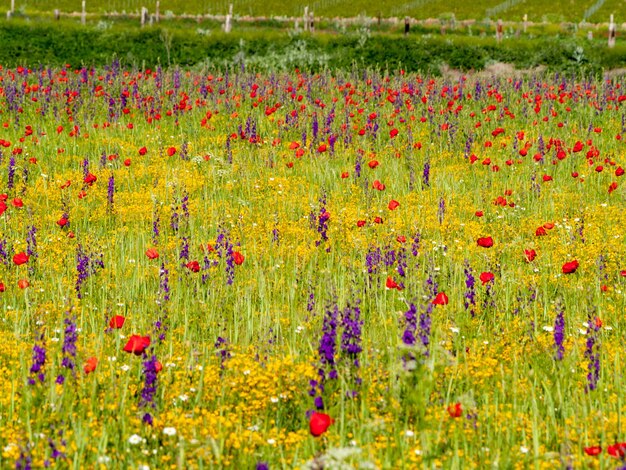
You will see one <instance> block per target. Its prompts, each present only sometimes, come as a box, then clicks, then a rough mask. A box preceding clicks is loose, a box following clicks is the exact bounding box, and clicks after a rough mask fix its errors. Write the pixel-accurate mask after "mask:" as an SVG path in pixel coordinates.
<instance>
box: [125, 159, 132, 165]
mask: <svg viewBox="0 0 626 470" xmlns="http://www.w3.org/2000/svg"><path fill="white" fill-rule="evenodd" d="M130 163H131V161H130V158H127V159H126V160H124V166H130Z"/></svg>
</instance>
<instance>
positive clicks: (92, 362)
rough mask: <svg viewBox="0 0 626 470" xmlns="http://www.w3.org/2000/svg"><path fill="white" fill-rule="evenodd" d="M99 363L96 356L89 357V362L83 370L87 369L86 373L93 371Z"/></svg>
mask: <svg viewBox="0 0 626 470" xmlns="http://www.w3.org/2000/svg"><path fill="white" fill-rule="evenodd" d="M97 365H98V359H96V358H95V357H90V358H89V359H87V362H86V363H85V365H84V366H83V370H84V371H85V374H90V373H92V372H93V371H94V370H96V366H97Z"/></svg>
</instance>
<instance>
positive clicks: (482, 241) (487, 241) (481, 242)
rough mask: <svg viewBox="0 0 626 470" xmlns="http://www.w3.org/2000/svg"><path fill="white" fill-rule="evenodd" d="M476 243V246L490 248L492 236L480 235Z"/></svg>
mask: <svg viewBox="0 0 626 470" xmlns="http://www.w3.org/2000/svg"><path fill="white" fill-rule="evenodd" d="M476 244H477V245H478V246H482V247H483V248H491V247H492V246H493V238H491V237H481V238H479V239H478V240H476Z"/></svg>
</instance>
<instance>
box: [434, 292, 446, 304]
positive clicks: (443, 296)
mask: <svg viewBox="0 0 626 470" xmlns="http://www.w3.org/2000/svg"><path fill="white" fill-rule="evenodd" d="M433 305H448V296H447V295H446V294H444V293H443V292H439V293H438V294H437V296H436V297H435V300H433Z"/></svg>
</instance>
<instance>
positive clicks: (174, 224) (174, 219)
mask: <svg viewBox="0 0 626 470" xmlns="http://www.w3.org/2000/svg"><path fill="white" fill-rule="evenodd" d="M177 210H178V206H177V205H175V204H172V215H171V217H170V227H171V229H172V231H173V232H174V233H177V232H178V228H179V222H180V216H179V215H178V212H177Z"/></svg>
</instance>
